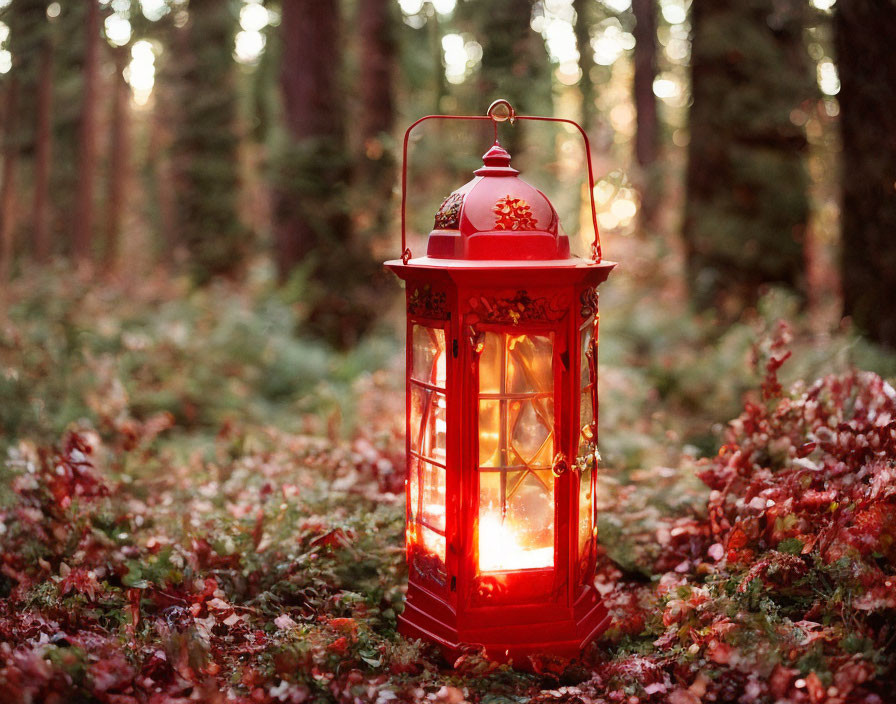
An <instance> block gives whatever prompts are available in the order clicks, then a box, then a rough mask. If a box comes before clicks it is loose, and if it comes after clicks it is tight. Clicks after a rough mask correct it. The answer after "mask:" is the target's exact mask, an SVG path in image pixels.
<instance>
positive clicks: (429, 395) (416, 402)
mask: <svg viewBox="0 0 896 704" xmlns="http://www.w3.org/2000/svg"><path fill="white" fill-rule="evenodd" d="M410 402H411V427H410V433H411V452H412V453H416V454H418V455H421V456H423V457H428V458H429V459H432V460H435V461H437V462H441V463H442V464H444V463H445V459H446V447H447V434H446V433H447V421H446V418H445V414H446V411H447V407H448V403H447V399H446V397H445V394H443V393H440V392H438V391H433V390H432V389H428V388H425V387H422V386H417V385H416V384H413V383H412V384H411V401H410Z"/></svg>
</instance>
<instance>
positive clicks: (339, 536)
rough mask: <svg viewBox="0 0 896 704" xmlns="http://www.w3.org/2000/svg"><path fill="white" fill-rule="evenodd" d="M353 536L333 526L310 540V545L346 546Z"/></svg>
mask: <svg viewBox="0 0 896 704" xmlns="http://www.w3.org/2000/svg"><path fill="white" fill-rule="evenodd" d="M354 537H355V536H353V535H351V534H350V533H347V532H346V531H344V530H342V529H341V528H334V529H333V530H330V531H327V532H326V533H324V534H323V535H321V536H319V537H317V538H315V539H314V540H312V541H311V545H312V547H318V546H328V547H346V546H347V545H349V544H350V543H351V541H352V540H353V539H354Z"/></svg>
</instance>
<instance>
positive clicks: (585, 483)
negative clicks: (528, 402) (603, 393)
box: [577, 318, 597, 563]
mask: <svg viewBox="0 0 896 704" xmlns="http://www.w3.org/2000/svg"><path fill="white" fill-rule="evenodd" d="M593 334H594V319H593V318H592V319H590V320H589V321H588V322H587V323H586V324H585V325H584V326H583V327H582V349H581V360H582V362H581V370H580V380H581V393H580V401H579V449H578V453H577V454H578V462H577V464H578V467H579V469H580V476H579V557H580V559H581V560H582V561H583V563H584V562H587V560H588V559H589V557H590V549H591V545H592V538H593V536H594V465H595V450H596V448H595V438H594V394H595V391H596V388H597V383H596V381H597V380H596V378H595V373H594V349H593Z"/></svg>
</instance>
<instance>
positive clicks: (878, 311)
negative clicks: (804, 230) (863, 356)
mask: <svg viewBox="0 0 896 704" xmlns="http://www.w3.org/2000/svg"><path fill="white" fill-rule="evenodd" d="M834 16H835V25H836V32H835V36H836V45H837V60H838V65H839V70H840V83H841V89H840V93H839V96H838V97H839V100H840V129H841V134H842V139H843V166H842V169H843V178H842V182H843V230H842V231H843V243H842V250H841V251H842V254H841V257H842V266H843V303H844V312H845V313H846V314H847V315H851V316H852V317H853V319H854V320H855V322H856V324H857V325H858V326H859V328H860V329H861V330H863V331H864V332H866V333H867V334H868V335H869V336H870V337H871V338H872V339H873V340H876V341H877V342H881V343H883V344H886V345H888V346H890V347H894V348H896V318H894V316H892V315H889V314H883V307H885V306H886V302H887V301H893V300H896V246H894V237H896V54H894V51H893V38H894V37H896V2H892V0H879V1H875V0H839V2H838V3H837V8H836V11H835V14H834Z"/></svg>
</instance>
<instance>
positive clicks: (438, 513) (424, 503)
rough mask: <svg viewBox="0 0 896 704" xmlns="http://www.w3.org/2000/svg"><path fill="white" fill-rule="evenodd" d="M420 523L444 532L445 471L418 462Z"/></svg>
mask: <svg viewBox="0 0 896 704" xmlns="http://www.w3.org/2000/svg"><path fill="white" fill-rule="evenodd" d="M420 522H421V523H423V524H424V525H426V526H428V527H430V528H432V529H433V530H436V531H439V532H441V533H444V532H445V470H444V469H442V468H441V467H439V466H437V465H434V464H432V463H430V462H424V461H420Z"/></svg>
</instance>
